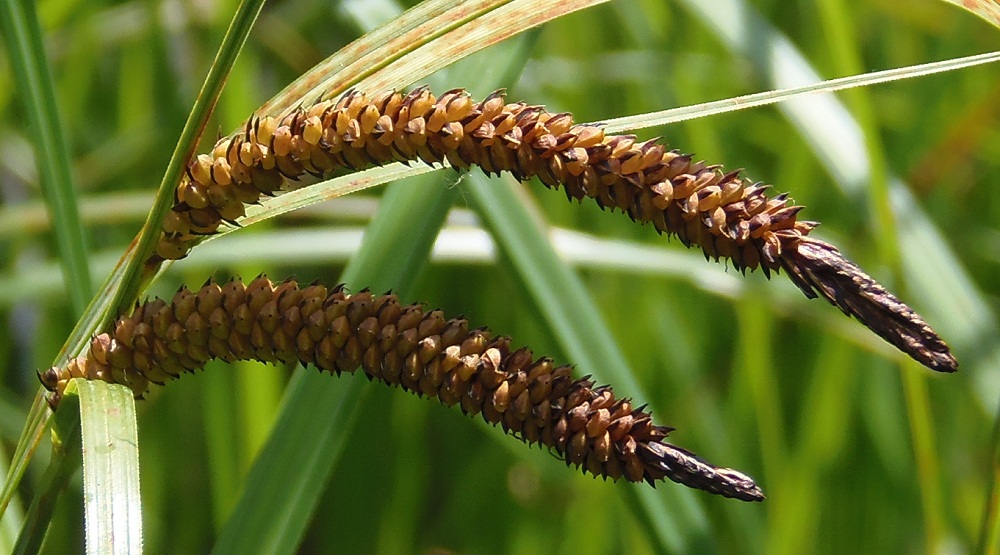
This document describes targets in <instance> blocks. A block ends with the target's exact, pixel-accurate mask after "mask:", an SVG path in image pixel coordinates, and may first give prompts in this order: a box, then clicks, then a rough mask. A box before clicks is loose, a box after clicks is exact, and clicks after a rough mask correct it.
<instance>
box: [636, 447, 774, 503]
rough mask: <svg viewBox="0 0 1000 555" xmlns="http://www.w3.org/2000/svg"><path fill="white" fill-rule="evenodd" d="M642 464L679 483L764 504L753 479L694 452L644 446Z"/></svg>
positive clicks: (640, 454) (762, 494)
mask: <svg viewBox="0 0 1000 555" xmlns="http://www.w3.org/2000/svg"><path fill="white" fill-rule="evenodd" d="M636 452H637V453H638V454H639V457H640V458H641V459H642V461H643V462H644V463H645V464H647V465H649V466H652V467H654V468H656V469H658V470H659V471H661V472H663V473H664V474H665V475H666V477H667V478H670V479H671V480H673V481H674V482H677V483H678V484H683V485H685V486H688V487H692V488H696V489H700V490H704V491H707V492H710V493H717V494H719V495H721V496H723V497H730V498H733V499H739V500H742V501H763V500H764V492H763V491H761V489H760V487H759V486H758V485H757V484H756V483H755V482H754V481H753V478H751V477H749V476H747V475H746V474H743V473H742V472H739V471H736V470H733V469H731V468H719V467H717V466H713V465H711V464H709V463H707V462H705V461H703V460H701V459H700V458H698V457H697V456H695V455H694V454H693V453H691V452H689V451H686V450H684V449H681V448H680V447H677V446H675V445H671V444H669V443H660V442H658V441H652V442H648V443H642V444H640V445H639V446H638V448H637V451H636Z"/></svg>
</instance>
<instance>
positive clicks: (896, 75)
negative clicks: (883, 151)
mask: <svg viewBox="0 0 1000 555" xmlns="http://www.w3.org/2000/svg"><path fill="white" fill-rule="evenodd" d="M998 60H1000V51H995V52H987V53H985V54H976V55H974V56H965V57H963V58H952V59H948V60H941V61H939V62H931V63H927V64H918V65H912V66H906V67H901V68H894V69H887V70H883V71H874V72H871V73H864V74H861V75H851V76H848V77H840V78H837V79H829V80H826V81H820V82H817V83H811V84H806V85H799V86H795V87H788V88H784V89H779V90H771V91H765V92H760V93H754V94H747V95H743V96H737V97H734V98H727V99H724V100H715V101H712V102H704V103H701V104H694V105H691V106H682V107H679V108H671V109H669V110H660V111H656V112H649V113H646V114H637V115H634V116H625V117H621V118H613V119H609V120H603V121H602V122H601V126H602V127H604V130H605V131H606V132H608V133H623V132H626V131H635V130H637V129H646V128H649V127H656V126H658V125H668V124H671V123H677V122H681V121H686V120H690V119H696V118H703V117H707V116H714V115H716V114H724V113H726V112H735V111H737V110H746V109H748V108H757V107H759V106H767V105H770V104H776V103H779V102H785V101H787V100H792V99H797V98H801V97H802V96H805V95H811V94H822V93H832V92H836V91H842V90H847V89H854V88H859V87H870V86H872V85H877V84H879V83H888V82H891V81H899V80H902V79H913V78H915V77H923V76H925V75H933V74H935V73H943V72H945V71H955V70H958V69H962V68H966V67H972V66H977V65H982V64H988V63H993V62H996V61H998Z"/></svg>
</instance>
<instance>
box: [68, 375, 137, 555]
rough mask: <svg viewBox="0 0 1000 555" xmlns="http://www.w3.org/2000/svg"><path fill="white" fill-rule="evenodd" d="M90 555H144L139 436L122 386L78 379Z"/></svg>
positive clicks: (132, 401) (129, 394) (129, 399)
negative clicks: (127, 554) (140, 554)
mask: <svg viewBox="0 0 1000 555" xmlns="http://www.w3.org/2000/svg"><path fill="white" fill-rule="evenodd" d="M76 387H77V393H78V394H79V396H80V423H81V428H82V430H81V431H82V435H83V492H84V496H83V498H84V515H85V522H86V537H87V553H136V554H138V553H142V500H141V498H140V496H139V435H138V428H137V426H136V420H135V399H134V398H133V397H132V390H131V389H129V388H128V387H125V386H124V385H120V384H109V383H105V382H100V381H84V380H79V381H78V383H77V384H76Z"/></svg>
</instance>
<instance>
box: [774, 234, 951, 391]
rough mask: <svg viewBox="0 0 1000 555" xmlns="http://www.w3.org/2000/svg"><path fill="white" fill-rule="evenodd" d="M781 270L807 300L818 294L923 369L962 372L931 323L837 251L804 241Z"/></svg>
mask: <svg viewBox="0 0 1000 555" xmlns="http://www.w3.org/2000/svg"><path fill="white" fill-rule="evenodd" d="M781 265H782V267H783V268H784V269H785V270H786V271H787V272H788V275H789V277H791V279H792V281H793V282H795V285H797V286H798V287H799V289H801V290H802V291H803V292H804V293H805V294H806V296H808V297H810V298H813V297H816V294H817V293H819V294H820V295H822V296H823V297H824V298H825V299H826V300H828V301H830V303H831V304H833V305H836V306H837V307H838V308H840V310H842V311H843V312H844V313H845V314H848V315H851V316H854V317H855V318H857V319H858V321H859V322H861V323H862V324H864V325H865V326H867V327H868V328H869V329H871V330H872V331H874V332H875V333H877V334H878V335H879V336H881V337H882V338H883V339H885V340H886V341H888V342H889V343H891V344H893V345H894V346H895V347H896V348H897V349H899V350H900V351H903V352H904V353H906V354H907V355H909V356H910V357H911V358H913V359H914V360H916V361H917V362H919V363H920V364H923V365H924V366H926V367H927V368H930V369H931V370H935V371H937V372H955V371H956V370H958V361H957V360H955V357H954V355H952V354H951V350H950V349H949V348H948V345H947V344H946V343H945V342H944V341H943V340H942V339H941V338H940V337H939V336H938V334H937V333H936V332H935V331H934V330H933V329H932V328H931V327H930V326H929V325H928V324H927V322H925V321H924V320H923V318H921V317H920V315H919V314H917V313H916V312H914V311H913V309H911V308H910V307H908V306H906V304H904V303H903V302H902V301H900V300H899V299H898V298H896V296H895V295H893V294H892V293H890V292H889V291H888V290H886V288H885V287H883V286H882V285H881V284H880V283H878V282H877V281H875V280H874V279H872V277H871V276H869V275H868V274H866V273H864V272H863V271H861V268H859V267H858V266H857V265H855V264H854V263H853V262H851V261H849V260H847V259H845V258H844V256H843V255H842V254H840V251H838V250H837V248H836V247H834V246H833V245H830V244H828V243H824V242H823V241H819V240H817V239H812V238H806V237H804V238H802V239H801V240H799V241H798V242H797V243H796V244H795V248H793V249H788V250H787V251H785V252H783V253H782V258H781Z"/></svg>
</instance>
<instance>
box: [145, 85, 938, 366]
mask: <svg viewBox="0 0 1000 555" xmlns="http://www.w3.org/2000/svg"><path fill="white" fill-rule="evenodd" d="M416 160H422V161H423V162H426V163H428V164H439V163H443V162H444V161H446V160H447V162H448V163H449V164H451V165H452V166H453V167H455V168H458V169H465V168H468V167H470V166H478V167H480V168H481V169H482V170H483V171H485V172H486V173H488V174H490V173H500V172H510V173H512V174H513V175H514V176H516V177H517V178H519V179H522V180H525V179H529V178H531V177H537V178H539V179H540V180H541V181H542V183H544V184H545V185H546V186H547V187H552V188H558V187H562V188H563V190H564V191H565V193H566V195H567V197H568V198H570V199H575V200H578V201H582V200H583V198H584V197H588V198H591V199H593V200H594V201H595V202H597V203H598V204H599V205H600V206H601V207H602V208H610V209H611V210H621V211H623V212H625V213H627V214H628V215H629V216H630V217H631V218H632V219H633V220H636V221H638V222H641V223H650V224H652V225H653V226H654V227H655V228H656V229H657V231H659V232H661V233H666V234H670V235H676V236H677V237H678V238H680V240H681V241H682V242H683V243H684V244H685V245H688V246H690V245H697V246H698V247H700V248H701V249H702V250H703V251H704V252H705V255H706V257H713V258H715V259H716V260H718V259H719V258H723V259H726V260H729V261H730V262H731V263H732V264H733V265H734V266H735V267H736V268H738V269H740V270H743V271H745V270H747V269H750V270H751V271H752V270H755V269H757V268H761V269H762V270H763V271H764V273H765V274H767V275H770V272H771V271H772V270H774V271H777V270H781V269H783V270H785V271H786V272H787V274H788V275H789V277H790V278H791V279H792V281H793V282H795V284H796V285H797V286H798V287H799V288H800V289H801V290H802V291H803V292H804V293H805V294H806V296H808V297H810V298H813V297H816V296H820V295H821V296H822V297H823V298H825V299H826V300H827V301H829V302H830V303H831V304H834V305H836V306H838V307H839V308H840V309H841V310H843V311H844V312H845V313H846V314H848V315H851V316H854V317H855V318H857V319H858V320H859V321H860V322H861V323H862V324H864V325H865V326H868V327H869V328H870V329H871V330H872V331H874V332H875V333H877V334H878V335H880V336H881V337H883V338H884V339H885V340H886V341H888V342H889V343H891V344H893V345H894V346H896V348H898V349H900V350H901V351H903V352H904V353H906V354H908V355H909V356H910V357H912V358H913V359H915V360H917V361H919V362H920V363H921V364H923V365H925V366H927V367H928V368H930V369H932V370H937V371H942V372H953V371H955V370H956V369H957V367H958V362H957V361H956V360H955V357H954V356H952V354H951V352H950V350H949V349H948V346H947V345H946V344H945V343H944V341H942V340H941V339H940V338H939V337H938V335H937V334H936V333H935V332H934V330H932V329H931V327H930V326H929V325H927V323H926V322H924V320H923V319H922V318H921V317H920V316H919V315H918V314H917V313H915V312H914V311H913V310H911V309H910V308H909V307H907V306H906V305H905V304H903V303H902V302H901V301H900V300H899V299H897V298H896V297H895V296H893V295H892V294H891V293H889V292H888V291H887V290H886V289H885V288H883V287H882V286H881V285H879V284H878V283H877V282H875V281H874V280H873V279H872V278H871V277H869V276H868V275H867V274H865V273H864V272H863V271H861V269H860V268H858V267H857V266H856V265H854V264H853V263H851V262H850V261H848V260H846V259H845V258H844V256H843V255H842V254H841V253H840V252H839V251H838V250H837V249H836V247H834V246H833V245H830V244H828V243H825V242H823V241H819V240H816V239H813V238H810V237H808V234H809V232H810V231H812V229H813V228H815V227H816V225H817V224H816V223H815V222H809V221H804V220H799V219H798V213H799V211H800V210H801V209H802V206H793V205H791V204H790V202H791V201H790V199H789V198H788V197H787V196H786V195H784V194H781V195H777V196H774V197H768V196H767V194H766V193H767V187H765V186H762V185H760V184H758V183H750V182H749V181H747V180H744V179H743V178H741V177H740V176H739V172H738V171H736V172H729V173H724V172H723V171H722V170H721V169H720V167H719V166H713V165H707V164H705V163H704V162H696V161H694V159H693V158H692V157H691V156H690V155H686V154H681V153H679V152H677V151H675V150H667V148H666V147H665V146H663V145H662V144H660V143H658V142H657V141H656V140H650V141H645V142H638V141H636V139H635V137H633V136H628V135H605V133H604V131H603V130H602V129H601V128H600V127H599V126H595V125H579V124H574V123H573V118H572V116H571V115H570V114H566V113H562V114H553V113H550V112H547V111H545V110H544V109H543V108H541V107H539V106H530V105H527V104H525V103H522V102H515V103H507V102H505V101H504V98H503V95H502V93H501V92H499V91H498V92H495V93H493V94H491V95H490V96H488V97H486V98H485V99H484V100H482V101H480V102H474V101H473V100H472V99H470V98H469V96H468V94H467V93H466V92H465V91H463V90H461V89H454V90H450V91H448V92H446V93H444V94H443V95H441V96H440V97H435V96H434V95H433V94H431V93H430V92H429V91H428V90H427V89H426V88H423V87H421V88H417V89H415V90H413V91H411V92H409V93H407V94H402V93H395V92H383V93H379V94H375V95H371V96H369V95H366V94H363V93H360V92H357V91H352V92H349V93H347V94H345V95H343V96H342V97H340V98H339V99H337V100H332V99H331V100H323V101H320V102H318V103H316V104H314V105H312V106H307V107H302V108H300V109H298V110H296V111H294V112H292V113H290V114H288V115H286V116H284V117H282V118H280V119H276V118H273V117H270V116H267V117H259V118H258V117H255V118H252V119H251V120H249V121H248V123H247V125H246V128H245V130H244V131H243V132H242V133H239V134H237V135H236V136H233V137H227V138H224V139H222V140H220V141H219V142H218V143H217V144H216V146H215V148H214V150H213V151H212V153H211V155H201V156H198V157H197V158H195V159H194V160H192V161H191V163H190V164H189V165H188V169H187V170H188V171H187V174H186V175H185V176H184V178H183V180H182V182H181V184H180V186H179V187H178V189H177V191H176V203H175V205H174V206H173V209H172V210H171V211H170V212H169V213H168V216H167V218H166V219H165V220H164V223H163V233H162V234H161V237H160V239H159V242H158V244H157V248H156V255H155V256H154V258H153V259H151V260H150V261H149V264H150V265H154V266H155V265H156V264H158V263H159V262H160V261H162V260H164V259H175V258H181V257H183V256H185V255H186V254H187V252H188V251H189V250H190V248H191V246H192V245H193V244H194V242H195V241H196V240H198V238H199V237H201V236H203V235H206V234H211V233H215V232H216V231H217V230H218V228H219V226H220V225H221V224H222V222H223V221H236V220H237V219H239V218H240V217H242V216H243V215H244V207H245V205H247V204H251V203H254V202H257V201H258V200H259V199H260V197H261V195H274V194H277V193H278V192H279V191H280V190H282V189H287V188H291V187H293V186H295V185H297V182H298V180H299V179H300V178H302V177H304V176H306V174H310V175H313V176H317V177H322V176H329V175H331V174H333V173H334V172H336V171H338V170H347V169H361V168H365V167H370V166H377V165H383V164H387V163H389V162H393V161H403V162H410V161H416Z"/></svg>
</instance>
